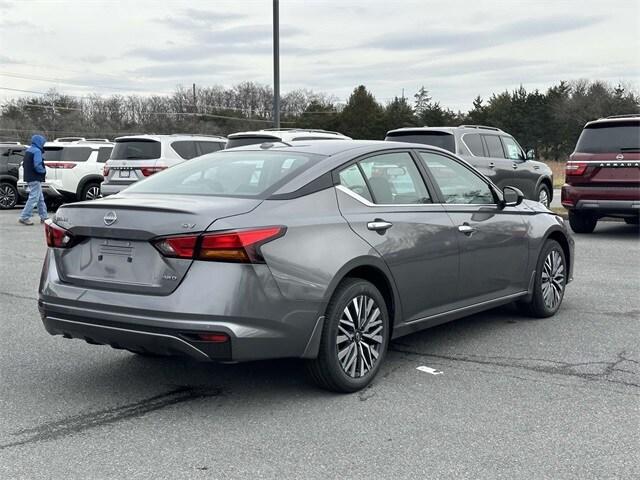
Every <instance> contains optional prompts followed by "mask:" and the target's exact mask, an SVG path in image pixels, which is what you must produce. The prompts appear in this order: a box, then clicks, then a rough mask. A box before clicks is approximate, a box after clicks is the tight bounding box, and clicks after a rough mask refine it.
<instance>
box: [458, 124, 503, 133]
mask: <svg viewBox="0 0 640 480" xmlns="http://www.w3.org/2000/svg"><path fill="white" fill-rule="evenodd" d="M460 128H480V129H483V130H493V131H495V132H501V131H502V130H500V129H499V128H498V127H489V126H488V125H460Z"/></svg>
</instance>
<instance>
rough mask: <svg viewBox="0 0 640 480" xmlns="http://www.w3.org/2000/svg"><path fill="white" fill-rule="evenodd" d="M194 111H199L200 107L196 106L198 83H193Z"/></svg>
mask: <svg viewBox="0 0 640 480" xmlns="http://www.w3.org/2000/svg"><path fill="white" fill-rule="evenodd" d="M193 112H194V113H197V112H198V107H197V106H196V84H195V83H194V84H193Z"/></svg>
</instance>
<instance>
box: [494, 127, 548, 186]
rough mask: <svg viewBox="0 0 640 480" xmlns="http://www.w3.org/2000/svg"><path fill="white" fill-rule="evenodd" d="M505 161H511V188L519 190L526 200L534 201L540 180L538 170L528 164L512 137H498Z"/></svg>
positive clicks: (531, 163)
mask: <svg viewBox="0 0 640 480" xmlns="http://www.w3.org/2000/svg"><path fill="white" fill-rule="evenodd" d="M500 139H501V140H502V145H503V146H504V151H505V154H506V155H507V159H509V160H511V162H513V163H512V165H511V168H512V169H513V177H512V178H511V186H513V187H516V188H519V189H520V190H522V193H524V196H525V197H527V198H532V199H536V187H537V185H538V178H540V173H539V172H538V170H539V168H540V167H538V166H537V165H536V164H535V163H534V162H528V161H527V158H526V156H525V154H524V151H523V150H522V148H521V147H520V145H519V144H518V142H516V141H515V140H514V139H513V138H512V137H510V136H508V135H502V136H501V137H500Z"/></svg>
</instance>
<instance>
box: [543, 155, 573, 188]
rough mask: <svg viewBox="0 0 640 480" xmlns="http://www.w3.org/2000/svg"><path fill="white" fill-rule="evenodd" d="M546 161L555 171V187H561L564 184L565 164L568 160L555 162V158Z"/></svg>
mask: <svg viewBox="0 0 640 480" xmlns="http://www.w3.org/2000/svg"><path fill="white" fill-rule="evenodd" d="M544 163H546V164H547V165H549V168H550V169H551V171H552V172H553V188H560V187H562V185H564V166H565V165H566V164H567V162H555V161H553V160H547V161H545V162H544Z"/></svg>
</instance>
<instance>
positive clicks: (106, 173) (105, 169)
mask: <svg viewBox="0 0 640 480" xmlns="http://www.w3.org/2000/svg"><path fill="white" fill-rule="evenodd" d="M102 176H103V177H104V178H107V177H108V176H109V167H107V166H106V165H105V166H104V167H102Z"/></svg>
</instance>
